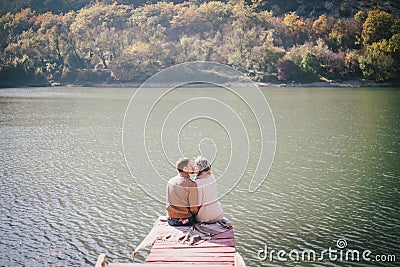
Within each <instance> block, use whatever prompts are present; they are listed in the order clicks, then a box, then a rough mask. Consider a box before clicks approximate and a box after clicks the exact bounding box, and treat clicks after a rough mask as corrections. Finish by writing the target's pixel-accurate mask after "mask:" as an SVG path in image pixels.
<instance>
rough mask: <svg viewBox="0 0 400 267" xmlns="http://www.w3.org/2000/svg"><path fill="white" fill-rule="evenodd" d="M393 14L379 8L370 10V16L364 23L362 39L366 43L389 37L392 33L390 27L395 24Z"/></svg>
mask: <svg viewBox="0 0 400 267" xmlns="http://www.w3.org/2000/svg"><path fill="white" fill-rule="evenodd" d="M393 22H394V21H393V18H392V16H391V15H390V14H389V13H387V12H385V11H380V10H378V9H374V10H371V11H369V12H368V16H367V18H366V20H365V22H364V24H363V30H362V40H363V43H364V44H365V45H368V44H372V43H374V42H378V41H380V40H382V39H387V40H388V39H389V38H390V37H391V35H392V33H391V31H390V29H391V28H392V25H393Z"/></svg>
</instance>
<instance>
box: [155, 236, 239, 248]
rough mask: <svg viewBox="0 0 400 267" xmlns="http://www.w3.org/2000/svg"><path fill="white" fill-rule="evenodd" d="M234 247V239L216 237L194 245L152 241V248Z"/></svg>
mask: <svg viewBox="0 0 400 267" xmlns="http://www.w3.org/2000/svg"><path fill="white" fill-rule="evenodd" d="M221 246H222V247H235V240H234V239H233V238H232V239H216V240H208V241H205V242H201V243H199V244H196V245H189V244H184V243H179V242H171V241H162V240H158V241H156V242H155V243H154V245H153V248H194V247H221Z"/></svg>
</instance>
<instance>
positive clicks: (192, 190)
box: [189, 183, 199, 215]
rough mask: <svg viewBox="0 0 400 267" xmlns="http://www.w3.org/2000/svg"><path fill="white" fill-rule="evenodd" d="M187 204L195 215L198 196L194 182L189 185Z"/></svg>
mask: <svg viewBox="0 0 400 267" xmlns="http://www.w3.org/2000/svg"><path fill="white" fill-rule="evenodd" d="M189 205H190V206H189V209H190V212H191V213H192V214H193V215H196V214H197V212H198V211H199V198H198V193H197V186H196V183H193V185H192V186H191V187H189Z"/></svg>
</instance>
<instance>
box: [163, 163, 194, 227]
mask: <svg viewBox="0 0 400 267" xmlns="http://www.w3.org/2000/svg"><path fill="white" fill-rule="evenodd" d="M176 169H177V171H178V175H176V176H175V177H173V178H172V179H170V180H169V181H168V184H167V213H168V224H169V225H172V226H182V225H191V224H193V223H195V215H196V214H197V212H198V210H199V207H198V202H197V186H196V183H195V182H194V181H192V180H191V179H190V174H192V173H194V168H193V165H192V163H191V162H190V160H189V159H187V158H181V159H179V160H178V161H177V162H176Z"/></svg>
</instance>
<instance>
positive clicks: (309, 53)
mask: <svg viewBox="0 0 400 267" xmlns="http://www.w3.org/2000/svg"><path fill="white" fill-rule="evenodd" d="M153 2H154V3H151V1H128V0H125V1H123V0H120V1H90V0H79V1H72V0H68V1H50V0H48V1H40V3H38V1H29V0H25V1H16V2H14V1H2V2H1V4H0V7H1V11H2V14H3V15H2V16H1V17H0V45H1V50H0V53H1V56H0V86H2V87H4V86H15V85H18V84H28V85H29V84H31V85H32V84H35V83H36V84H43V83H45V82H46V81H52V82H56V83H85V82H93V81H95V82H100V83H101V82H111V81H135V82H140V81H143V80H145V79H146V78H148V77H149V76H151V75H153V74H154V73H156V72H158V71H160V70H162V69H164V68H165V67H168V66H171V65H174V64H177V63H181V62H186V61H193V60H208V61H215V62H220V63H223V64H228V65H230V66H233V67H235V68H237V69H239V70H241V71H244V72H247V73H249V76H250V77H252V78H253V79H254V80H256V81H262V82H292V81H298V82H312V81H318V80H325V81H330V80H332V81H342V80H349V79H368V80H373V81H377V82H385V81H396V80H399V77H400V18H399V12H398V11H399V7H398V6H399V4H398V1H301V0H297V1H286V0H280V1H276V0H268V1H258V0H253V1H240V0H236V1H190V2H183V1H174V2H158V1H153ZM20 8H22V9H20ZM7 11H8V12H7Z"/></svg>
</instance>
